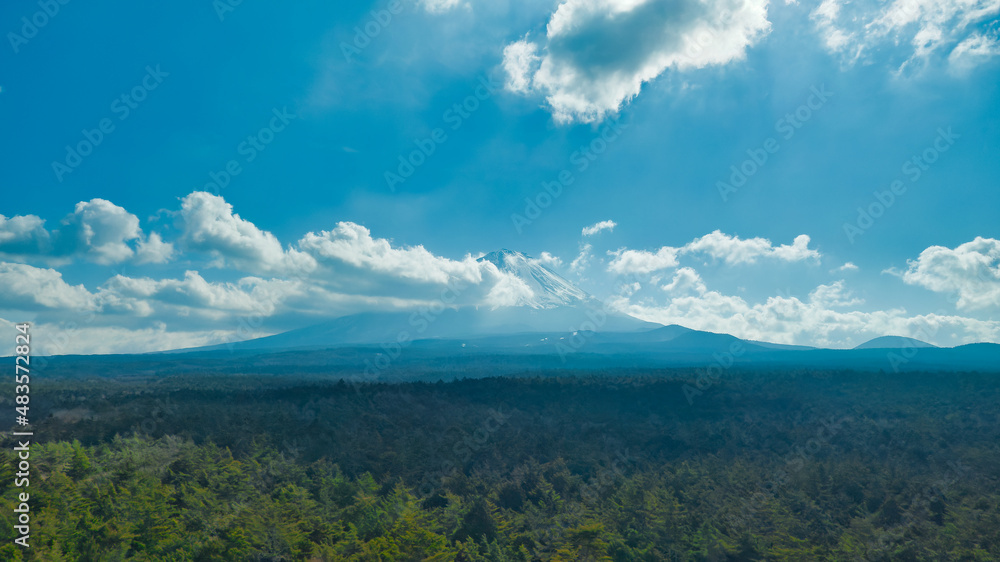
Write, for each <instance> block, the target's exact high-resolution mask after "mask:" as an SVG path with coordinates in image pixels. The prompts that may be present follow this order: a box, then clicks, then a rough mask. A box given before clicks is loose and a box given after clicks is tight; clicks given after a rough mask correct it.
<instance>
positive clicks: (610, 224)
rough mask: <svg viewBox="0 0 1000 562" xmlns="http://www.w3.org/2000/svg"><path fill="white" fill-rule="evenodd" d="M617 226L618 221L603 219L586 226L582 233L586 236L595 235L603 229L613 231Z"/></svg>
mask: <svg viewBox="0 0 1000 562" xmlns="http://www.w3.org/2000/svg"><path fill="white" fill-rule="evenodd" d="M616 226H618V223H616V222H615V221H610V220H609V221H601V222H599V223H595V224H592V225H590V226H587V227H584V229H583V233H582V234H583V235H584V236H593V235H595V234H597V233H598V232H601V231H602V230H607V231H609V232H610V231H613V230H614V229H615V227H616Z"/></svg>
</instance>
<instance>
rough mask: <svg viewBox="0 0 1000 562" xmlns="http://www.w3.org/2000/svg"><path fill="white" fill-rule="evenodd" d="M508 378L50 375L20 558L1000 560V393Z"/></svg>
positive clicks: (732, 378)
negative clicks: (382, 380)
mask: <svg viewBox="0 0 1000 562" xmlns="http://www.w3.org/2000/svg"><path fill="white" fill-rule="evenodd" d="M488 374H489V373H488V370H487V369H484V370H483V371H481V372H474V371H472V370H470V371H469V376H470V378H467V379H459V380H453V381H450V382H429V381H427V382H411V383H401V384H364V385H352V384H349V383H346V382H344V381H343V380H336V379H330V378H325V377H323V376H322V375H315V374H312V375H309V376H297V375H286V376H257V375H254V376H234V375H225V376H223V375H213V376H198V375H196V374H177V375H170V376H165V377H160V378H157V377H148V376H141V377H140V376H128V373H115V376H114V378H112V377H111V376H108V377H95V376H92V375H89V374H88V375H86V376H81V377H60V378H50V379H45V378H38V379H36V381H35V382H34V387H33V394H32V397H33V398H32V399H33V401H32V409H33V412H34V413H35V415H39V414H40V413H41V412H45V413H46V414H45V415H47V416H48V417H47V419H46V420H45V421H44V422H43V423H40V424H38V425H37V427H36V428H35V435H36V438H35V441H34V442H33V444H32V448H31V459H32V475H31V485H30V488H28V489H29V490H30V493H31V509H32V513H31V516H32V537H31V541H32V543H31V544H32V546H31V548H30V549H24V550H22V549H19V548H16V547H15V546H14V545H12V544H11V542H12V540H13V538H14V534H13V531H12V526H13V525H14V522H13V517H12V513H13V508H14V507H15V505H16V491H23V489H16V488H14V486H13V481H14V474H13V473H14V470H15V469H14V467H15V466H16V464H15V462H14V453H13V451H12V448H13V444H12V443H5V446H4V447H3V452H2V453H0V455H2V456H3V457H4V458H3V459H2V460H0V473H2V478H0V491H2V497H3V504H4V507H3V511H2V513H3V518H4V519H5V520H6V523H5V524H4V525H3V526H2V528H3V531H2V532H3V533H4V534H5V536H4V537H3V539H4V541H3V542H4V544H5V546H4V547H3V548H0V557H2V558H3V559H5V560H22V559H24V560H178V561H180V560H206V561H207V560H259V561H263V560H270V561H278V560H289V561H290V560H365V561H390V560H392V561H419V560H434V561H449V560H454V561H492V562H503V561H528V560H614V561H627V560H649V561H659V560H705V561H708V560H712V561H715V560H719V561H721V560H742V561H749V560H873V561H874V560H968V561H973V560H976V561H978V560H997V559H1000V492H998V489H1000V486H998V482H997V480H998V478H997V477H998V475H1000V474H998V472H1000V471H998V468H997V467H998V466H1000V423H998V421H1000V420H998V415H1000V414H998V411H997V408H996V404H997V403H998V399H1000V391H998V385H997V378H996V375H995V374H982V373H969V374H953V373H948V374H938V373H908V374H905V375H900V374H885V373H860V372H841V371H829V372H823V371H793V370H786V371H767V370H759V371H736V370H734V371H733V372H730V373H727V374H726V375H725V376H723V377H722V378H720V379H719V380H717V381H714V382H713V383H712V384H710V385H707V386H706V385H704V384H703V385H702V386H701V387H700V389H699V390H697V391H696V392H692V390H693V389H694V388H695V386H694V385H695V384H696V376H697V374H696V372H695V371H694V370H684V369H680V370H621V371H609V372H606V373H603V374H594V373H593V372H587V373H574V372H567V371H550V372H546V373H542V374H539V373H531V374H530V376H527V375H526V376H523V377H514V376H512V377H494V378H479V377H483V376H484V375H488ZM473 377H475V378H473ZM6 439H8V440H9V439H10V438H9V437H7V438H6Z"/></svg>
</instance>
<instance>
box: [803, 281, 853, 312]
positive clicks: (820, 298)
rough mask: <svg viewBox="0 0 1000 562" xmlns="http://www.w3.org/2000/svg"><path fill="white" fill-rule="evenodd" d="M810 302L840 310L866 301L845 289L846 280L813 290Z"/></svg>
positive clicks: (810, 294)
mask: <svg viewBox="0 0 1000 562" xmlns="http://www.w3.org/2000/svg"><path fill="white" fill-rule="evenodd" d="M809 302H811V303H814V304H818V305H820V306H825V307H828V308H840V307H845V306H855V305H859V304H863V303H864V302H865V301H864V299H860V298H855V297H853V296H852V295H851V291H849V290H848V289H847V288H846V287H845V284H844V280H843V279H841V280H840V281H834V282H833V283H830V284H829V285H820V286H818V287H816V288H815V289H813V291H812V292H811V293H809Z"/></svg>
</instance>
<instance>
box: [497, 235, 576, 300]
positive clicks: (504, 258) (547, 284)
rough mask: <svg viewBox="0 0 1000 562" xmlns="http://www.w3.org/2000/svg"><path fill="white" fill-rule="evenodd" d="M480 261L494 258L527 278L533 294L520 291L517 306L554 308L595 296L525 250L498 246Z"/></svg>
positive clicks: (499, 266) (509, 271)
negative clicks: (524, 252) (525, 252)
mask: <svg viewBox="0 0 1000 562" xmlns="http://www.w3.org/2000/svg"><path fill="white" fill-rule="evenodd" d="M478 261H480V262H490V263H492V264H493V265H495V266H496V267H497V269H499V270H500V272H501V273H505V274H508V275H511V276H513V277H515V278H517V279H518V280H519V281H521V282H523V283H524V285H526V286H527V288H528V289H530V291H531V295H527V294H524V295H519V296H518V297H517V300H516V302H514V303H512V304H513V305H514V306H527V307H530V308H553V307H557V306H566V305H574V304H579V303H583V302H588V301H591V300H593V297H591V296H590V295H589V294H587V292H586V291H584V290H582V289H580V288H579V287H577V286H575V285H573V284H572V283H570V282H569V281H567V280H566V279H564V278H563V277H561V276H560V275H559V274H557V273H555V272H553V271H552V270H551V269H549V268H547V267H545V266H544V265H542V264H541V263H540V262H539V261H538V260H537V259H534V258H532V257H530V256H528V255H526V254H523V253H521V252H515V251H513V250H507V249H503V250H498V251H496V252H490V253H489V254H486V255H485V256H483V257H481V258H479V260H478Z"/></svg>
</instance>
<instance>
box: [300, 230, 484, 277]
mask: <svg viewBox="0 0 1000 562" xmlns="http://www.w3.org/2000/svg"><path fill="white" fill-rule="evenodd" d="M299 247H300V248H302V249H303V250H304V251H306V252H308V253H309V254H311V255H313V256H316V257H317V258H320V259H324V260H327V261H330V260H332V261H333V262H334V263H336V262H341V263H343V264H347V265H350V266H353V267H355V268H359V269H364V270H368V271H372V272H376V273H383V274H387V275H390V276H393V277H399V278H403V279H410V280H414V281H421V282H425V283H439V284H444V283H447V282H448V281H450V280H451V279H453V278H458V279H462V280H465V281H468V282H473V283H479V282H480V281H482V272H481V265H480V264H479V263H477V262H476V260H475V259H474V258H472V256H469V255H467V256H466V257H465V259H463V260H461V261H454V260H450V259H447V258H443V257H438V256H435V255H434V254H432V253H431V252H430V251H428V250H427V249H426V248H424V247H423V246H414V247H411V248H393V247H392V244H390V242H389V241H388V240H385V239H383V238H372V235H371V231H369V230H368V229H367V228H365V227H364V226H361V225H359V224H355V223H352V222H339V223H337V226H336V228H334V229H333V230H330V231H322V232H320V233H318V234H317V233H313V232H310V233H308V234H306V235H305V237H304V238H302V240H301V241H299Z"/></svg>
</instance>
